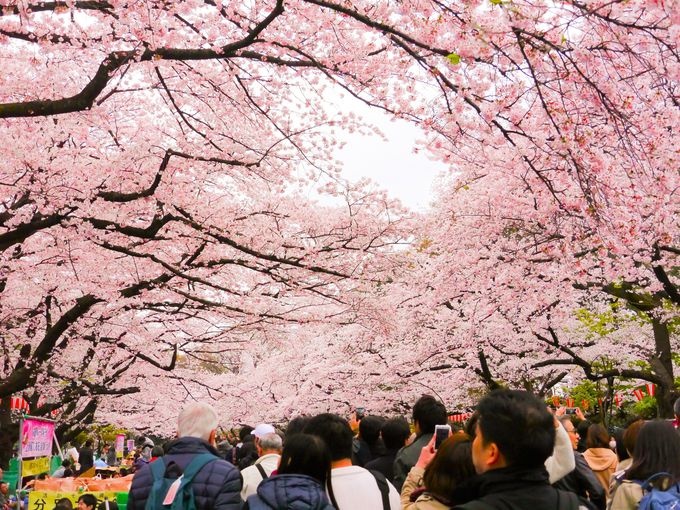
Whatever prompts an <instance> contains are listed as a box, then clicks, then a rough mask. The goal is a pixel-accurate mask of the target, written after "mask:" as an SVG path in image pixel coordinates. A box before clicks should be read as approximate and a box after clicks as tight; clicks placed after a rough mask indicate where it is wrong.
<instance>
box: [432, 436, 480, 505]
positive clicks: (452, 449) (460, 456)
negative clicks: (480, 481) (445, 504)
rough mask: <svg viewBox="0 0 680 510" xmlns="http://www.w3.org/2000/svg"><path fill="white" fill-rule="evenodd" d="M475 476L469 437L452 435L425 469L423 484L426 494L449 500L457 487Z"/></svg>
mask: <svg viewBox="0 0 680 510" xmlns="http://www.w3.org/2000/svg"><path fill="white" fill-rule="evenodd" d="M475 474H476V473H475V466H474V464H473V463H472V440H471V438H470V436H468V435H467V434H454V435H453V436H451V437H449V438H448V439H446V440H444V442H443V443H442V444H441V446H440V447H439V449H438V450H437V453H436V454H435V456H434V458H433V459H432V461H431V462H430V463H429V464H428V466H427V468H425V474H424V475H423V483H424V484H425V487H426V489H427V491H428V492H431V493H432V494H435V495H437V496H440V497H442V498H449V497H450V496H451V493H452V492H453V490H454V489H455V488H456V487H457V486H458V485H460V484H461V483H462V482H464V481H465V480H467V479H469V478H472V477H473V476H474V475H475Z"/></svg>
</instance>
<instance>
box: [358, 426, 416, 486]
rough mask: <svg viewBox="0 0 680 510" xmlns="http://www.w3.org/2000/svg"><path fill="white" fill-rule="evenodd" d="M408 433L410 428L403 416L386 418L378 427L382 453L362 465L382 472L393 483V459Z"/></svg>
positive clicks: (409, 433)
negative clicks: (379, 427) (382, 448)
mask: <svg viewBox="0 0 680 510" xmlns="http://www.w3.org/2000/svg"><path fill="white" fill-rule="evenodd" d="M410 435H411V430H410V429H409V426H408V422H407V421H406V420H405V419H404V418H402V417H397V418H392V419H390V420H387V421H386V422H385V423H384V424H383V426H382V427H381V429H380V437H381V438H382V441H383V444H384V446H385V451H384V453H383V454H382V455H378V456H377V457H376V458H375V459H373V460H372V461H370V462H367V463H366V465H365V466H364V467H365V468H366V469H370V470H374V471H378V472H379V473H382V474H383V475H384V476H385V478H387V479H388V480H389V481H390V482H391V483H392V484H393V485H394V459H395V458H396V456H397V452H398V451H399V450H400V449H402V448H403V447H404V445H406V440H407V439H408V437H409V436H410Z"/></svg>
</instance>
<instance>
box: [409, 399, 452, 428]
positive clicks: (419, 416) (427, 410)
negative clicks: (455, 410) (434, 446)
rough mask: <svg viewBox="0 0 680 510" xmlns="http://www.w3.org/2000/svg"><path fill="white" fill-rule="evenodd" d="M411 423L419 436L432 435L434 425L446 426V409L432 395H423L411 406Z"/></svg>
mask: <svg viewBox="0 0 680 510" xmlns="http://www.w3.org/2000/svg"><path fill="white" fill-rule="evenodd" d="M413 421H414V422H418V426H419V427H420V433H421V434H432V433H433V432H434V427H435V425H446V407H445V406H444V404H442V403H441V402H440V401H439V400H437V399H436V398H434V397H433V396H432V395H423V396H422V397H420V398H419V399H418V400H417V402H416V403H415V405H414V406H413Z"/></svg>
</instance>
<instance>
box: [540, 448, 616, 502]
mask: <svg viewBox="0 0 680 510" xmlns="http://www.w3.org/2000/svg"><path fill="white" fill-rule="evenodd" d="M574 458H575V459H576V468H575V469H574V470H573V471H572V472H571V473H569V474H568V475H567V476H565V477H564V478H561V479H559V480H557V481H556V482H555V483H554V484H553V487H556V488H558V489H562V490H565V491H571V492H574V493H576V495H578V497H580V498H582V499H584V500H586V501H590V502H591V503H592V505H593V506H594V507H596V508H598V509H600V510H604V508H605V507H606V505H607V500H606V497H605V493H604V488H603V487H602V484H601V483H600V482H599V481H598V479H597V477H596V476H595V473H593V470H592V469H590V466H589V465H588V463H587V462H586V459H585V458H584V457H583V454H582V453H579V452H574Z"/></svg>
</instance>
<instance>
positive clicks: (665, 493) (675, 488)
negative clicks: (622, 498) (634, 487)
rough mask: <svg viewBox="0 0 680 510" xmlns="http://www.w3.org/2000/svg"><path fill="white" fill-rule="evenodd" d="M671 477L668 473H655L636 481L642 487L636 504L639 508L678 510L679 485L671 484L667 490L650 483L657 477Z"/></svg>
mask: <svg viewBox="0 0 680 510" xmlns="http://www.w3.org/2000/svg"><path fill="white" fill-rule="evenodd" d="M666 476H668V477H671V478H672V477H673V475H671V474H670V473H656V474H654V475H652V476H650V477H649V478H647V480H645V481H644V482H637V483H639V484H640V486H641V487H642V492H643V494H644V495H643V496H642V499H641V500H640V503H639V504H638V509H639V510H680V486H679V484H677V483H676V484H673V485H671V486H670V487H669V488H668V489H667V490H661V489H659V488H657V487H654V485H652V482H653V481H654V480H656V479H657V478H663V477H666Z"/></svg>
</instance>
